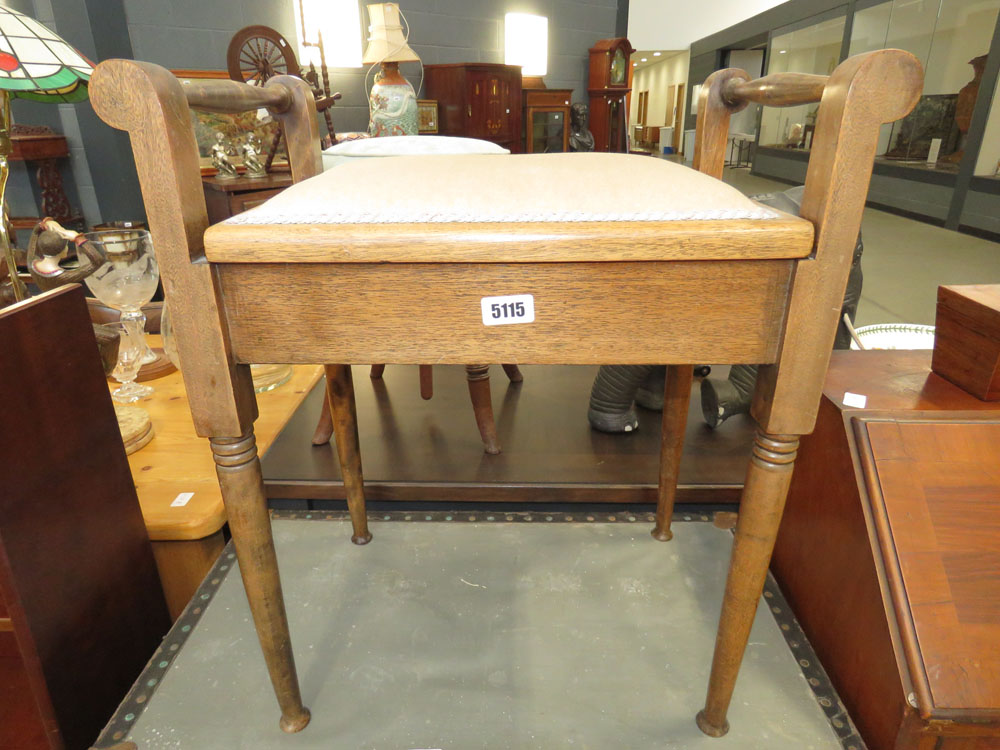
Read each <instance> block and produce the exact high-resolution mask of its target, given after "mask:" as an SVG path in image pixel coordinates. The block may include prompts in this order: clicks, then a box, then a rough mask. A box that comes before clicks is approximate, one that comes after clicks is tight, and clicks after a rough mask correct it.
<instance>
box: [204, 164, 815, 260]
mask: <svg viewBox="0 0 1000 750" xmlns="http://www.w3.org/2000/svg"><path fill="white" fill-rule="evenodd" d="M621 222H629V224H630V227H629V233H628V235H627V236H626V235H624V234H623V233H622V232H621V226H620V223H621ZM723 223H724V224H725V231H726V232H727V238H728V239H727V240H726V241H723V242H720V240H719V236H718V233H719V231H720V229H721V228H722V224H723ZM331 224H336V225H337V227H336V229H331V228H330V227H328V225H331ZM812 238H813V227H812V224H811V223H810V222H808V221H806V220H805V219H800V218H797V217H793V216H790V215H788V214H782V213H780V212H778V211H776V210H774V209H771V208H768V207H766V206H763V205H761V204H758V203H755V202H753V201H751V200H750V199H749V198H747V197H745V196H744V195H742V194H741V193H740V192H739V191H738V190H736V189H735V188H733V187H731V186H729V185H726V184H724V183H722V182H720V181H719V180H716V179H713V178H712V177H709V176H708V175H706V174H703V173H701V172H697V171H695V170H693V169H689V168H688V167H685V166H682V165H680V164H675V163H673V162H669V161H665V160H661V159H650V158H644V157H640V156H629V155H626V154H596V153H590V154H525V155H517V156H499V155H478V154H477V155H438V156H399V157H395V158H393V159H365V160H359V161H355V162H352V163H350V164H344V165H342V166H339V167H337V168H336V169H332V170H328V171H326V172H323V173H322V174H319V175H317V176H315V177H312V178H310V179H308V180H304V181H303V182H301V183H299V184H296V185H293V186H291V187H290V188H288V189H287V190H285V191H283V192H282V193H280V194H279V195H276V196H275V197H273V198H271V199H270V200H268V201H267V202H266V203H264V204H262V205H261V206H259V207H257V208H255V209H252V210H250V211H247V212H245V213H242V214H238V215H237V216H234V217H232V218H231V219H228V220H227V221H225V222H223V223H221V224H217V225H215V226H212V227H211V228H209V230H208V232H207V233H206V234H205V249H206V254H207V257H208V259H209V260H210V261H213V262H217V263H246V262H282V263H300V262H301V263H308V262H324V263H330V262H334V263H372V262H374V263H383V262H457V263H465V262H477V263H478V262H485V263H489V262H519V263H527V262H545V261H550V260H554V259H556V257H558V259H559V260H561V261H564V260H572V261H623V260H637V261H639V260H683V259H691V260H722V259H767V258H772V259H773V258H802V257H805V256H806V255H808V254H809V253H810V252H811V250H812Z"/></svg>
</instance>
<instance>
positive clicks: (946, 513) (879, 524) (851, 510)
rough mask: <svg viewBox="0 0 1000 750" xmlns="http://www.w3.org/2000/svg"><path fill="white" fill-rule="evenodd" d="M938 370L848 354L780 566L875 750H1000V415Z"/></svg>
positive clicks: (800, 485)
mask: <svg viewBox="0 0 1000 750" xmlns="http://www.w3.org/2000/svg"><path fill="white" fill-rule="evenodd" d="M929 365H930V352H927V351H862V352H858V351H843V352H834V355H833V358H832V360H831V363H830V371H829V373H828V375H827V381H826V386H825V388H824V395H823V399H822V402H821V404H820V411H819V416H818V419H817V423H816V430H815V431H814V432H813V434H812V435H808V436H806V437H804V438H803V439H802V442H801V444H800V450H799V456H798V459H797V461H796V465H795V472H794V474H793V475H792V484H791V488H790V490H789V494H788V501H787V505H786V508H785V513H784V516H783V518H782V522H781V530H780V532H779V534H778V540H777V544H776V546H775V550H774V557H773V558H772V562H771V567H772V571H773V572H774V574H775V577H776V578H777V580H778V583H779V585H780V586H781V588H782V591H783V592H784V594H785V596H786V597H787V599H788V602H789V604H790V606H791V608H792V610H793V612H794V613H795V616H796V618H797V619H798V621H799V623H800V624H801V625H802V628H803V630H804V631H805V633H806V636H807V637H808V638H809V641H810V643H811V644H812V646H813V648H814V649H815V651H816V654H817V656H818V657H819V659H820V662H821V663H822V665H823V667H824V668H825V669H826V671H827V673H828V674H829V676H830V680H831V681H832V682H833V684H834V686H835V687H836V689H837V691H838V693H839V694H840V697H841V699H842V700H843V702H844V704H845V706H846V707H847V709H848V711H849V713H850V715H851V718H852V719H853V720H854V722H855V724H856V725H857V727H858V730H859V732H860V733H861V736H862V737H863V738H864V741H865V743H866V745H867V747H868V748H869V750H1000V554H998V553H997V551H996V550H997V544H996V540H997V533H998V530H1000V474H998V473H997V471H996V466H997V465H1000V409H997V406H996V405H994V404H989V403H987V402H984V401H979V400H977V399H975V398H973V397H972V396H971V395H970V394H968V393H966V392H965V391H963V390H961V389H960V388H958V387H956V386H954V385H952V384H951V383H949V382H947V381H946V380H944V379H943V378H941V377H939V376H937V375H936V374H934V373H932V372H931V371H930V369H929ZM848 391H849V392H851V393H856V394H864V395H865V396H866V397H867V404H866V408H865V409H855V408H852V407H849V406H846V405H844V403H843V398H844V394H845V392H848Z"/></svg>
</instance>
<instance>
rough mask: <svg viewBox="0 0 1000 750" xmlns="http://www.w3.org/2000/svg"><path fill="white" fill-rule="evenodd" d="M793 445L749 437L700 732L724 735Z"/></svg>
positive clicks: (784, 438)
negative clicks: (751, 441) (749, 455)
mask: <svg viewBox="0 0 1000 750" xmlns="http://www.w3.org/2000/svg"><path fill="white" fill-rule="evenodd" d="M798 446H799V438H798V436H797V435H769V434H767V433H764V432H761V431H759V430H758V432H757V437H756V439H755V440H754V445H753V457H752V458H751V459H750V467H749V468H748V469H747V477H746V482H745V483H744V485H743V497H742V498H741V499H740V513H739V519H738V520H737V522H736V535H735V537H734V539H733V554H732V557H731V558H730V562H729V575H728V577H727V579H726V593H725V597H724V598H723V600H722V614H721V615H720V616H719V631H718V635H717V636H716V638H715V655H714V656H713V658H712V673H711V676H710V677H709V680H708V696H707V697H706V699H705V710H704V711H702V712H701V714H699V719H698V726H699V727H701V728H702V730H703V731H705V732H706V734H712V733H713V732H717V733H721V734H725V728H726V726H727V724H726V711H728V709H729V702H730V700H732V697H733V689H734V687H735V686H736V675H737V674H738V672H739V669H740V663H741V662H742V661H743V652H744V651H745V650H746V645H747V640H748V639H749V637H750V627H751V625H753V619H754V615H755V614H756V612H757V603H758V601H759V600H760V596H761V592H762V591H763V589H764V581H765V579H766V578H767V566H768V563H769V562H770V560H771V552H772V551H773V550H774V541H775V539H776V538H777V536H778V526H779V524H780V523H781V512H782V510H783V509H784V507H785V498H786V497H787V496H788V485H789V484H790V483H791V480H792V468H793V467H794V465H795V455H796V452H797V451H798ZM706 727H708V729H706ZM710 730H711V731H710ZM712 736H719V735H718V734H712Z"/></svg>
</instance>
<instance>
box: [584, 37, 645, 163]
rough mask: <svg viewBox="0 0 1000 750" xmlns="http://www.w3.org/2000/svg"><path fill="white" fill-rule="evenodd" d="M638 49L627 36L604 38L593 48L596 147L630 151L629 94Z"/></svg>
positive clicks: (589, 87) (592, 115) (589, 88)
mask: <svg viewBox="0 0 1000 750" xmlns="http://www.w3.org/2000/svg"><path fill="white" fill-rule="evenodd" d="M634 51H635V50H633V49H632V45H631V44H629V41H628V39H626V38H625V37H617V38H615V39H601V40H600V41H599V42H597V44H595V45H594V46H593V47H591V48H590V75H589V79H588V84H587V94H588V96H589V97H590V113H589V114H590V132H592V133H593V134H594V150H595V151H611V152H614V153H625V152H626V151H628V144H627V140H628V139H627V133H626V124H625V120H626V113H625V109H626V107H625V97H626V96H628V93H629V92H630V91H631V90H632V89H631V88H630V87H629V75H628V74H629V70H631V68H630V66H629V58H630V57H631V55H632V53H633V52H634Z"/></svg>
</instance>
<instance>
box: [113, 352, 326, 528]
mask: <svg viewBox="0 0 1000 750" xmlns="http://www.w3.org/2000/svg"><path fill="white" fill-rule="evenodd" d="M148 338H149V342H150V345H151V346H158V345H159V339H160V337H159V336H153V335H151V336H149V337H148ZM322 374H323V368H322V367H321V366H319V365H300V366H297V367H295V368H294V372H293V374H292V378H291V380H289V381H288V382H287V383H285V384H284V385H282V386H280V387H279V388H276V389H275V390H273V391H269V392H267V393H260V394H257V405H258V408H259V410H260V416H259V417H258V418H257V421H256V422H255V423H254V432H255V434H256V436H257V450H258V451H259V452H260V453H261V454H263V453H264V452H265V451H266V450H267V449H268V447H269V446H270V445H271V443H272V441H273V440H274V439H275V438H276V437H277V436H278V433H279V432H281V430H282V428H283V427H284V426H285V423H286V422H287V421H288V419H289V418H290V417H291V416H292V414H293V413H294V412H295V410H296V409H297V408H298V406H299V404H300V403H302V400H303V399H304V398H305V397H306V395H307V394H308V393H309V391H310V390H312V387H313V386H314V385H315V384H316V381H317V380H319V378H320V376H321V375H322ZM109 385H110V386H111V388H112V389H114V388H116V387H117V385H118V384H117V383H115V382H113V381H109ZM146 385H151V386H153V388H154V389H155V391H154V393H153V394H152V395H151V396H150V397H149V398H144V399H142V400H140V401H138V402H137V403H136V404H135V405H136V406H141V407H142V408H143V409H145V410H146V411H148V412H149V416H150V418H151V419H152V422H153V430H154V432H155V436H154V437H153V440H152V441H151V442H150V443H149V445H147V446H146V447H144V448H142V449H140V450H139V451H136V452H135V453H133V454H132V455H131V456H129V457H128V461H129V467H130V468H131V469H132V478H133V480H134V481H135V489H136V494H137V495H138V496H139V505H140V506H141V508H142V517H143V519H144V520H145V522H146V529H147V530H148V531H149V538H150V539H153V540H160V541H164V540H170V541H177V540H190V539H202V538H204V537H206V536H209V535H211V534H214V533H215V532H217V531H218V530H219V529H221V528H222V525H223V524H224V523H225V522H226V511H225V507H224V506H223V504H222V493H221V492H220V491H219V482H218V479H217V478H216V475H215V462H214V461H213V459H212V451H211V449H210V448H209V445H208V440H206V439H205V438H201V437H198V436H197V435H196V434H195V431H194V423H193V422H192V421H191V412H190V410H189V408H188V401H187V394H186V392H185V390H184V381H183V378H182V377H181V374H180V373H179V372H174V373H171V374H170V375H167V376H165V377H162V378H158V379H156V380H150V381H148V382H147V383H146ZM187 492H191V493H194V494H193V495H192V496H191V498H190V499H189V500H188V501H187V503H186V504H184V505H176V506H172V505H171V503H173V502H174V501H175V500H176V499H177V497H178V495H181V494H182V493H187Z"/></svg>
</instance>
